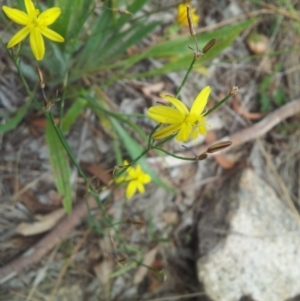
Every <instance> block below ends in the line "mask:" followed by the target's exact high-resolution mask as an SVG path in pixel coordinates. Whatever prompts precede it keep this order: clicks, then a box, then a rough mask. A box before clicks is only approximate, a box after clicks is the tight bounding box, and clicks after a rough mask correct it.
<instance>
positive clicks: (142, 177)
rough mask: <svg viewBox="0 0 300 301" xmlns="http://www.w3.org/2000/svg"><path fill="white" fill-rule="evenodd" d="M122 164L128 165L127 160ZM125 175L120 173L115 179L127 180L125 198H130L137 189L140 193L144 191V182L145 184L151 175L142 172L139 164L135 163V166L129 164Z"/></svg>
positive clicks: (119, 180) (120, 181) (117, 180)
mask: <svg viewBox="0 0 300 301" xmlns="http://www.w3.org/2000/svg"><path fill="white" fill-rule="evenodd" d="M124 165H128V162H127V161H124ZM125 172H126V173H127V175H125V176H122V175H120V176H119V177H118V178H117V179H116V183H122V182H127V183H128V185H127V189H126V198H127V199H130V198H131V197H132V196H133V195H134V194H135V193H136V191H137V190H138V191H139V192H140V193H144V192H145V187H144V184H147V183H149V182H150V181H151V177H150V176H149V175H147V174H146V173H144V172H143V171H142V169H141V166H140V165H137V166H136V168H133V167H131V166H129V167H128V168H127V169H126V171H125Z"/></svg>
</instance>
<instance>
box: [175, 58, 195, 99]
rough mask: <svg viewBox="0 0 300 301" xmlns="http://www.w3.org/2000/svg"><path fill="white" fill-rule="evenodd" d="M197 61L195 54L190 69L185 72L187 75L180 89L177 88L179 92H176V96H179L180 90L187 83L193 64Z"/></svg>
mask: <svg viewBox="0 0 300 301" xmlns="http://www.w3.org/2000/svg"><path fill="white" fill-rule="evenodd" d="M195 62H196V57H195V56H194V57H193V60H192V62H191V65H190V67H189V69H188V71H187V72H186V74H185V76H184V79H183V81H182V83H181V85H180V87H179V88H178V90H177V93H176V95H175V97H176V98H177V97H178V96H179V94H180V92H181V89H182V88H183V86H184V85H185V83H186V81H187V79H188V77H189V76H190V73H191V71H192V69H193V66H194V64H195Z"/></svg>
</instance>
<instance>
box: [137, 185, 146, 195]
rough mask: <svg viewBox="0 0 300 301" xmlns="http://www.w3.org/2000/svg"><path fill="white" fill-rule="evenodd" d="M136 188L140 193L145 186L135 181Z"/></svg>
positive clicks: (143, 190)
mask: <svg viewBox="0 0 300 301" xmlns="http://www.w3.org/2000/svg"><path fill="white" fill-rule="evenodd" d="M136 188H137V189H138V191H139V192H140V193H144V192H145V187H144V185H143V184H142V183H140V182H137V183H136Z"/></svg>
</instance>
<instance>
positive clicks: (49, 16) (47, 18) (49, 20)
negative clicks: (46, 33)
mask: <svg viewBox="0 0 300 301" xmlns="http://www.w3.org/2000/svg"><path fill="white" fill-rule="evenodd" d="M60 14H61V9H60V8H59V7H52V8H49V9H47V10H45V11H44V12H42V13H41V14H40V15H39V16H38V21H39V22H41V23H42V24H45V25H46V26H48V25H51V24H53V23H54V22H55V21H56V19H57V18H58V17H59V16H60Z"/></svg>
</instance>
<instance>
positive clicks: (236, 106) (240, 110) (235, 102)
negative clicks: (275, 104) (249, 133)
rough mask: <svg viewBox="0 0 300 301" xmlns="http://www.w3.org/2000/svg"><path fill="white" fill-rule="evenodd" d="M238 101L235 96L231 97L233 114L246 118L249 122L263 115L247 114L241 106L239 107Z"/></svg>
mask: <svg viewBox="0 0 300 301" xmlns="http://www.w3.org/2000/svg"><path fill="white" fill-rule="evenodd" d="M239 103H240V100H239V97H238V96H237V95H235V96H233V102H232V105H233V109H234V111H235V112H237V113H239V114H240V115H241V116H243V117H245V118H248V119H250V120H257V119H261V118H262V117H263V116H264V114H262V113H252V112H247V111H245V110H244V109H243V108H242V107H241V106H240V104H239Z"/></svg>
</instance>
